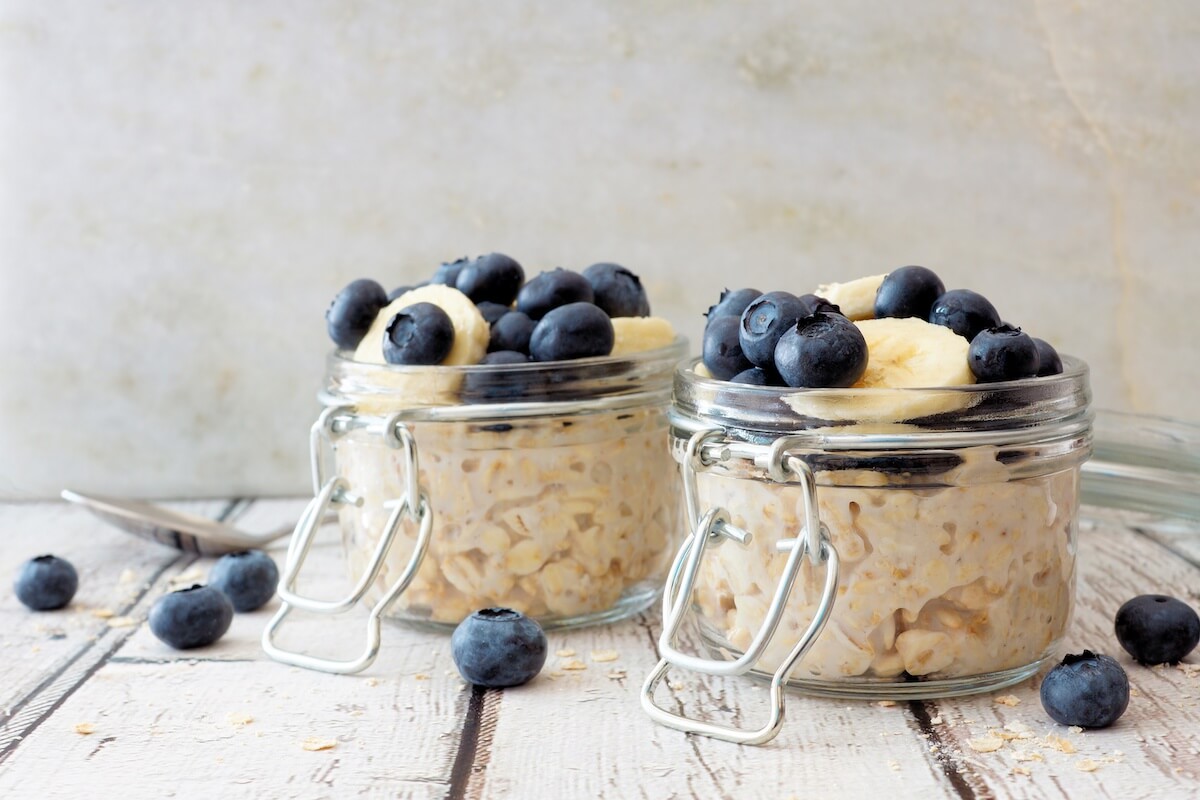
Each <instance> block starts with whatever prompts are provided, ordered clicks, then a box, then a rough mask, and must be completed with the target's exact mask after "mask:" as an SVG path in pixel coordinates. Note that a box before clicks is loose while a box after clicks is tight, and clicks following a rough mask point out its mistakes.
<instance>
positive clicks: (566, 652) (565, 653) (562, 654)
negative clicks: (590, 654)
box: [554, 647, 575, 658]
mask: <svg viewBox="0 0 1200 800" xmlns="http://www.w3.org/2000/svg"><path fill="white" fill-rule="evenodd" d="M554 655H556V656H558V657H559V658H570V657H571V656H573V655H575V651H574V650H572V649H571V648H569V647H564V648H563V649H562V650H555V651H554Z"/></svg>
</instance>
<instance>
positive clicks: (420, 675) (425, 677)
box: [413, 672, 429, 681]
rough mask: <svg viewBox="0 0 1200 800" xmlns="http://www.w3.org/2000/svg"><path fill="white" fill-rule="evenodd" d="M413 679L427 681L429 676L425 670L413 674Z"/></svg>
mask: <svg viewBox="0 0 1200 800" xmlns="http://www.w3.org/2000/svg"><path fill="white" fill-rule="evenodd" d="M413 680H414V681H427V680H429V676H428V675H426V674H425V673H424V672H418V673H417V674H416V675H413Z"/></svg>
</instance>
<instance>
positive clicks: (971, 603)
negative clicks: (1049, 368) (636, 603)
mask: <svg viewBox="0 0 1200 800" xmlns="http://www.w3.org/2000/svg"><path fill="white" fill-rule="evenodd" d="M1063 361H1064V366H1065V371H1064V372H1063V373H1062V374H1060V375H1056V376H1050V377H1043V378H1034V379H1027V380H1022V381H1013V382H1008V383H992V384H978V385H972V386H961V387H952V388H943V389H896V390H890V389H858V390H854V389H820V390H818V389H788V388H776V387H759V386H746V385H740V384H731V383H727V382H723V381H717V380H712V379H708V378H704V377H701V376H699V375H697V373H696V372H695V371H694V369H693V367H694V365H695V364H694V363H693V364H692V365H691V366H683V367H681V368H680V370H679V371H678V372H677V374H676V377H675V401H674V405H673V407H672V411H671V442H672V450H673V452H674V454H675V457H676V459H677V460H678V461H680V463H681V465H682V468H683V472H684V488H685V493H686V496H687V500H686V505H687V506H688V514H689V523H690V526H691V530H692V531H693V533H692V535H691V536H690V537H689V538H687V539H686V540H685V541H684V543H683V545H682V547H681V549H680V552H679V553H678V555H677V557H676V561H675V563H674V564H673V566H672V570H671V574H670V577H669V579H668V586H667V591H666V594H665V597H664V601H663V607H664V631H663V636H662V638H661V640H660V650H661V652H662V654H663V661H662V662H660V664H659V666H658V668H657V669H656V670H655V671H654V673H652V674H651V676H650V678H649V679H648V680H647V683H646V686H645V687H644V692H643V705H644V706H645V707H646V708H647V710H648V711H650V712H651V713H652V715H654V716H655V717H656V718H658V719H659V720H660V721H662V722H664V723H666V724H670V725H673V726H675V727H680V728H683V729H685V730H690V731H694V732H700V733H706V734H708V735H713V736H719V737H720V738H727V739H732V740H734V741H744V742H754V741H766V740H767V739H769V738H771V737H772V736H774V734H775V733H776V732H777V731H778V725H780V724H781V723H782V711H783V695H782V687H783V686H784V685H785V684H790V685H792V686H794V687H797V688H799V689H802V690H804V691H807V692H809V693H813V694H821V695H828V696H839V697H867V698H899V697H902V698H931V697H942V696H949V695H964V694H972V693H977V692H985V691H992V690H994V689H998V688H1000V687H1003V686H1008V685H1011V684H1013V683H1016V682H1019V681H1021V680H1024V679H1025V678H1028V677H1029V676H1031V675H1033V674H1034V673H1036V672H1037V670H1038V669H1039V668H1040V667H1041V666H1042V664H1043V663H1044V662H1045V661H1046V659H1047V658H1049V657H1050V656H1051V654H1052V653H1053V652H1054V649H1055V646H1056V645H1057V643H1058V642H1059V640H1060V639H1061V638H1062V636H1063V633H1064V632H1065V630H1066V628H1067V625H1068V623H1069V621H1070V618H1071V612H1072V604H1073V598H1074V583H1075V554H1076V532H1077V521H1076V518H1077V511H1078V507H1079V496H1080V489H1079V486H1080V467H1081V465H1082V463H1083V462H1084V461H1085V460H1086V458H1087V457H1088V455H1089V453H1090V451H1091V420H1092V416H1091V412H1090V410H1089V401H1090V391H1089V388H1088V382H1087V367H1086V365H1085V364H1083V363H1082V362H1081V361H1079V360H1077V359H1072V358H1064V359H1063ZM729 539H732V540H733V541H727V540H729ZM689 610H691V611H694V612H695V614H696V617H697V620H698V623H699V634H700V638H701V640H702V641H703V643H704V644H705V645H706V647H707V649H708V650H709V651H710V655H712V656H714V657H715V659H716V660H713V659H707V658H702V657H698V656H693V655H688V654H684V653H681V652H680V651H679V650H677V649H676V647H675V644H674V640H675V637H676V636H677V634H678V632H679V630H680V627H681V625H682V621H683V618H684V617H685V615H686V614H687V613H688V611H689ZM671 665H674V666H677V667H684V668H690V669H696V670H700V671H703V672H707V673H709V674H719V675H736V674H742V673H756V674H761V675H766V676H769V677H771V680H772V689H773V697H774V700H775V707H776V709H775V711H773V714H772V719H771V721H770V722H769V723H768V725H767V726H766V727H765V728H763V729H761V730H758V731H733V730H732V729H724V728H720V727H718V726H711V725H706V724H702V723H694V722H692V721H690V720H685V719H684V718H682V717H679V716H677V715H674V714H670V713H668V712H665V711H663V710H662V709H659V708H657V707H655V706H654V704H653V689H654V686H655V684H656V683H657V682H658V681H659V680H661V678H662V677H663V675H664V674H665V673H666V671H667V669H668V668H669V666H671ZM776 711H777V713H775V712H776Z"/></svg>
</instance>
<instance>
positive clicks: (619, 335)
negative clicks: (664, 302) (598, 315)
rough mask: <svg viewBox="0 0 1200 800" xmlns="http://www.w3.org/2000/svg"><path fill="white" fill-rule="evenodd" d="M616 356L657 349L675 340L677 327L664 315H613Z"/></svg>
mask: <svg viewBox="0 0 1200 800" xmlns="http://www.w3.org/2000/svg"><path fill="white" fill-rule="evenodd" d="M612 326H613V336H614V338H613V349H612V355H614V356H627V355H630V354H632V353H642V352H645V351H647V350H657V349H658V348H660V347H666V346H667V345H669V344H670V343H671V342H673V341H675V328H673V327H672V326H671V323H670V322H667V321H666V320H665V319H663V318H662V317H613V320H612Z"/></svg>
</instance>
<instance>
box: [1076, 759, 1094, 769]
mask: <svg viewBox="0 0 1200 800" xmlns="http://www.w3.org/2000/svg"><path fill="white" fill-rule="evenodd" d="M1075 769H1077V770H1079V771H1080V772H1095V771H1096V770H1098V769H1100V765H1099V764H1097V763H1096V762H1095V761H1092V760H1091V759H1090V758H1081V759H1079V760H1078V761H1076V762H1075Z"/></svg>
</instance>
